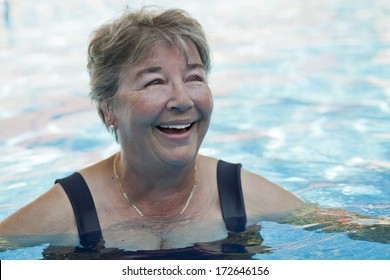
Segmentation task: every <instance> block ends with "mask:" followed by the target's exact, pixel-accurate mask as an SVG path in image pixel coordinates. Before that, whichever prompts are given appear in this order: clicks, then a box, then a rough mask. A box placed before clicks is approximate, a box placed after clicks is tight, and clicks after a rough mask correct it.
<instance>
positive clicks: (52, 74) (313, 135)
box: [0, 0, 390, 259]
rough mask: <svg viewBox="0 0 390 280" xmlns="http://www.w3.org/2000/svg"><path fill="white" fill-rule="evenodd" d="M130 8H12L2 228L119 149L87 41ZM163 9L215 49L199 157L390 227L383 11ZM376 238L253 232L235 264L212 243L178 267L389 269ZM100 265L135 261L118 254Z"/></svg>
mask: <svg viewBox="0 0 390 280" xmlns="http://www.w3.org/2000/svg"><path fill="white" fill-rule="evenodd" d="M143 2H145V4H156V5H160V6H164V7H167V4H166V1H131V3H132V6H133V7H136V8H137V7H140V6H141V3H143ZM126 4H128V2H126V1H119V0H110V1H92V0H88V1H83V2H82V3H81V2H80V1H76V0H71V1H66V2H64V1H62V2H61V1H60V2H58V1H57V2H53V1H47V0H39V1H33V2H32V1H13V2H12V1H11V5H10V19H9V20H8V21H7V22H6V21H4V23H1V24H2V25H1V26H0V99H1V102H0V143H1V145H0V152H1V155H2V156H1V158H0V173H1V174H2V175H1V177H0V219H4V218H5V217H6V216H8V215H9V214H11V213H13V212H14V211H15V210H17V209H18V208H20V207H21V206H23V205H25V204H26V203H28V202H29V201H31V200H33V199H34V198H36V197H37V196H39V195H40V194H42V193H43V192H44V191H46V190H47V189H48V188H50V187H51V186H52V185H53V182H54V180H55V179H56V178H61V177H64V176H66V175H68V174H70V173H71V172H73V171H75V170H78V169H80V168H82V167H84V166H86V165H88V164H91V163H93V162H96V161H98V160H100V159H102V158H105V157H107V156H109V155H111V154H112V153H114V152H115V151H116V150H117V149H118V146H117V145H116V144H114V143H113V140H112V138H111V137H110V135H109V134H108V133H107V132H106V131H105V128H103V126H102V124H101V123H100V120H99V119H98V116H97V113H96V111H95V109H94V107H93V106H92V105H91V102H90V101H89V99H88V77H87V72H86V66H85V63H86V45H87V38H88V35H89V33H90V31H91V30H92V29H93V28H94V27H95V26H97V25H99V24H101V23H103V22H105V21H107V20H109V19H110V18H112V17H113V16H116V15H118V14H120V13H121V10H122V9H123V7H125V6H126ZM172 6H176V7H180V8H183V9H185V10H188V11H189V12H190V13H191V14H192V15H193V16H194V17H196V18H197V19H199V21H200V22H201V23H202V25H203V26H204V28H205V30H206V32H207V34H208V37H209V39H210V41H211V45H212V51H213V59H214V64H213V69H212V73H211V76H210V86H211V88H212V90H213V93H214V97H215V108H214V114H213V119H212V124H211V127H210V130H209V132H208V135H207V136H206V139H205V141H204V144H203V146H202V149H201V152H202V153H203V154H207V155H210V156H213V157H216V158H222V159H225V160H228V161H232V162H241V163H242V164H243V166H244V167H245V168H246V169H249V170H251V171H253V172H256V173H258V174H261V175H263V176H264V177H266V178H268V179H270V180H271V181H273V182H275V183H277V184H279V185H281V186H283V187H284V188H286V189H287V190H289V191H291V192H293V193H295V194H296V195H297V196H299V197H300V198H301V199H303V200H304V201H306V202H309V203H315V204H318V205H319V206H321V207H324V208H328V207H340V208H342V209H344V210H345V211H351V212H353V213H356V214H360V215H364V216H367V217H372V218H377V219H378V220H379V221H383V220H386V219H387V220H388V219H390V160H389V159H390V141H389V139H390V129H389V128H390V126H389V120H390V117H389V114H390V106H389V98H390V78H389V77H390V31H389V30H390V28H389V27H390V2H389V1H387V0H333V1H326V0H318V1H310V0H276V1H264V0H257V1H254V0H252V1H250V0H242V1H239V2H237V1H236V2H234V1H219V0H218V1H210V0H207V1H206V0H200V1H196V3H195V2H194V3H190V2H183V1H170V3H169V7H172ZM2 9H3V10H4V6H3V7H2ZM216 19H217V20H216ZM367 228H369V227H367ZM372 228H374V229H373V233H370V232H368V231H367V232H365V233H363V234H360V235H359V234H355V233H354V229H352V231H351V229H350V228H349V229H347V230H344V229H343V228H341V227H340V228H339V229H338V230H330V231H329V230H326V226H325V225H324V226H319V227H317V228H316V227H313V226H310V225H302V224H298V223H276V222H269V221H259V223H258V229H257V230H255V231H254V232H252V235H251V236H252V237H253V236H257V237H258V239H257V241H256V242H254V244H249V243H248V242H249V241H250V240H251V239H250V238H251V237H248V236H244V237H242V238H243V239H244V243H245V244H244V245H243V246H241V247H240V246H238V247H235V246H233V250H236V252H234V253H232V252H230V251H228V252H226V250H225V252H222V251H221V248H222V245H221V242H215V243H210V244H200V245H198V246H197V247H196V248H195V249H194V248H192V249H194V250H195V251H194V250H192V249H189V251H186V253H183V252H182V255H181V256H184V255H185V254H187V256H188V257H190V256H193V257H194V258H209V257H210V254H209V252H210V251H211V252H215V251H217V254H214V255H212V257H210V258H213V257H214V258H255V259H390V237H389V235H390V228H389V226H388V225H387V226H386V225H381V226H380V227H376V226H372ZM259 236H261V238H260V237H259ZM248 240H249V241H248ZM226 242H227V243H226V244H229V242H231V240H227V241H226ZM233 244H236V245H237V242H236V241H235V242H233ZM238 244H239V245H240V244H241V243H240V242H238ZM241 245H242V244H241ZM63 249H64V248H63ZM230 249H231V248H230ZM58 250H59V251H61V248H53V247H51V246H49V245H48V244H42V245H41V246H36V247H31V248H20V249H16V250H7V251H4V252H0V259H42V258H55V255H56V254H54V253H53V252H58ZM240 250H246V252H244V251H240ZM64 251H66V252H65V253H67V254H68V255H69V256H78V257H80V258H82V257H85V256H87V258H88V256H89V257H91V258H92V255H91V254H92V253H88V252H81V253H80V252H74V250H73V249H69V248H67V249H66V250H65V249H64ZM179 251H180V250H179ZM199 251H200V252H201V255H199V254H198V253H199ZM194 252H196V254H198V255H196V254H195V255H191V254H194ZM205 252H206V253H205ZM248 252H249V253H248ZM63 253H64V252H63ZM65 253H64V254H65ZM100 253H102V254H103V255H104V257H103V258H110V257H111V258H114V257H123V258H131V255H132V256H133V257H134V254H132V253H128V252H127V253H126V252H120V253H118V251H117V250H114V249H113V251H105V252H100ZM139 253H140V252H137V253H136V254H138V256H139ZM141 253H142V252H141ZM149 253H150V252H149ZM170 253H171V256H176V255H175V254H177V253H178V251H173V252H170ZM77 254H78V255H77ZM157 254H159V252H155V253H151V255H149V257H150V256H151V257H156V258H157ZM44 255H45V256H44ZM57 256H58V254H57ZM99 256H100V257H101V256H102V255H98V257H99ZM144 256H145V257H148V255H147V254H146V253H145V254H144Z"/></svg>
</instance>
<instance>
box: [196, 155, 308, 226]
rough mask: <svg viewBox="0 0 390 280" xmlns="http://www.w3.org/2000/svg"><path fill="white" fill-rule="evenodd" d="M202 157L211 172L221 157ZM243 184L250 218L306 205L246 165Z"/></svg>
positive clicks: (243, 171)
mask: <svg viewBox="0 0 390 280" xmlns="http://www.w3.org/2000/svg"><path fill="white" fill-rule="evenodd" d="M201 159H202V162H204V165H206V166H207V167H208V169H209V172H213V173H214V172H215V171H216V168H217V165H218V161H219V159H216V158H212V157H207V156H202V158H201ZM214 174H215V173H214ZM214 176H215V175H214ZM241 185H242V189H243V196H244V202H245V208H246V212H247V215H248V217H249V218H250V217H251V216H253V217H255V219H256V218H258V217H261V216H263V217H265V216H271V215H275V214H284V213H289V212H291V211H292V210H294V209H297V208H300V207H302V206H303V205H304V203H303V202H302V201H301V200H300V199H299V198H298V197H296V196H295V195H294V194H292V193H291V192H289V191H287V190H286V189H284V188H282V187H280V186H278V185H276V184H274V183H272V182H271V181H269V180H268V179H266V178H264V177H263V176H261V175H259V174H255V173H253V172H251V171H248V170H247V169H245V168H244V167H242V168H241Z"/></svg>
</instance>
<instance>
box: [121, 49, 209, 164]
mask: <svg viewBox="0 0 390 280" xmlns="http://www.w3.org/2000/svg"><path fill="white" fill-rule="evenodd" d="M116 98H117V99H116V107H115V117H116V123H115V124H116V127H117V128H118V137H119V142H120V144H121V146H122V149H123V150H124V151H125V152H126V153H127V155H128V156H129V157H131V158H132V159H134V160H143V161H145V160H147V161H148V162H149V163H152V162H155V161H159V162H164V163H168V164H171V165H176V166H180V165H185V164H187V163H189V162H190V161H191V160H193V159H194V158H195V157H196V155H197V152H198V149H199V147H200V145H201V143H202V141H203V138H204V136H205V134H206V132H207V129H208V127H209V123H210V118H211V113H212V110H213V99H212V95H211V91H210V88H209V86H208V84H207V82H206V73H205V70H204V67H203V64H202V62H201V59H200V57H199V53H198V51H197V49H196V47H195V45H194V44H193V43H189V44H188V54H187V56H186V55H185V54H183V53H182V52H180V50H179V49H177V48H174V47H172V46H169V45H167V44H158V45H155V46H152V47H150V48H149V49H148V50H146V51H145V53H144V54H143V56H142V57H141V59H140V60H139V61H138V62H137V63H135V64H134V65H133V66H132V67H131V68H130V69H129V70H128V72H127V73H126V75H125V76H124V78H123V79H122V81H121V84H120V86H119V90H118V92H117V96H116Z"/></svg>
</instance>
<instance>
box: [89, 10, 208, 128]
mask: <svg viewBox="0 0 390 280" xmlns="http://www.w3.org/2000/svg"><path fill="white" fill-rule="evenodd" d="M188 40H189V41H191V42H193V43H194V44H195V46H196V48H197V50H198V52H199V56H200V59H201V61H202V63H203V66H204V68H205V71H206V74H208V73H209V72H210V67H211V59H210V50H209V44H208V42H207V39H206V36H205V33H204V31H203V29H202V27H201V25H200V24H199V22H198V21H197V20H195V19H194V18H192V17H190V16H189V15H188V14H187V13H186V12H185V11H183V10H179V9H169V10H162V11H160V10H150V9H149V8H142V9H141V10H139V11H136V12H128V11H127V12H126V13H125V14H124V15H122V16H121V17H120V18H118V19H117V20H115V21H113V22H111V23H107V24H104V25H102V26H100V27H99V28H98V29H96V30H95V31H94V32H93V33H92V35H91V38H90V43H89V46H88V65H87V67H88V71H89V76H90V94H89V95H90V97H91V99H92V100H93V101H94V102H95V104H96V106H97V109H98V113H99V115H100V117H101V118H102V120H103V122H105V119H104V111H103V106H106V107H107V109H108V110H109V111H110V112H113V110H114V104H115V102H113V101H114V100H115V94H116V92H117V90H118V87H119V84H120V81H121V78H122V76H123V74H124V73H126V71H127V70H128V69H129V68H130V67H131V65H132V64H134V63H135V62H137V60H138V59H139V58H140V57H141V55H142V54H143V52H145V50H147V49H148V47H150V46H153V45H155V44H159V43H168V44H171V45H172V46H175V47H178V48H179V49H180V50H181V51H183V52H184V53H185V54H186V53H187V51H186V50H187V44H188ZM186 41H187V42H186ZM106 125H107V124H106Z"/></svg>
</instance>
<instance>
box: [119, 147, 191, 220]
mask: <svg viewBox="0 0 390 280" xmlns="http://www.w3.org/2000/svg"><path fill="white" fill-rule="evenodd" d="M118 154H119V153H117V154H116V155H115V157H114V162H113V169H114V175H115V179H116V182H117V184H118V185H119V188H120V190H121V193H122V196H123V197H124V199H125V200H126V201H127V203H128V204H129V205H130V206H131V207H133V209H134V210H135V211H136V212H137V214H138V215H139V216H140V217H141V218H143V217H145V215H144V214H143V213H142V211H141V210H140V209H139V208H138V207H137V206H136V205H135V204H134V203H133V202H131V201H130V199H129V197H128V196H127V194H126V192H125V190H124V189H123V186H122V183H121V180H120V179H119V176H118V173H117V171H116V160H117V158H118ZM197 182H198V169H197V167H196V165H195V184H194V186H193V187H192V190H191V193H190V195H189V197H188V199H187V201H186V204H185V205H184V207H183V209H182V210H181V211H180V213H179V214H178V215H177V216H180V215H182V214H183V213H184V212H185V211H186V209H187V207H188V205H189V204H190V202H191V199H192V196H193V194H194V191H195V189H196V184H197Z"/></svg>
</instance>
